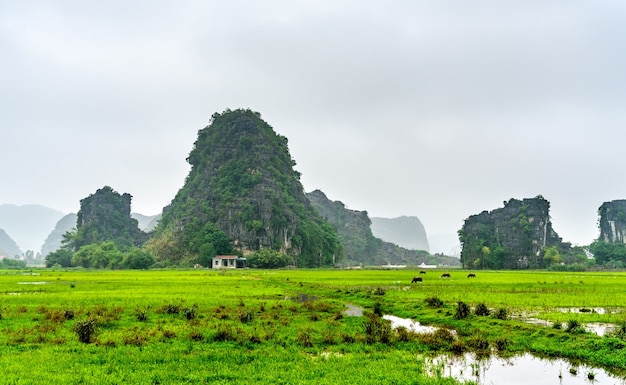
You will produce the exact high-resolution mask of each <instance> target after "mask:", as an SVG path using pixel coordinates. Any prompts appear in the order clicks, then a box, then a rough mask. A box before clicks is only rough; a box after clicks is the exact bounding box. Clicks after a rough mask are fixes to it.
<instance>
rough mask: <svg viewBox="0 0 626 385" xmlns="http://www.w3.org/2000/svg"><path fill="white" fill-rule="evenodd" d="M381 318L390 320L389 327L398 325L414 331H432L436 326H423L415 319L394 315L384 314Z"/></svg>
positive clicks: (393, 327) (395, 327) (394, 327)
mask: <svg viewBox="0 0 626 385" xmlns="http://www.w3.org/2000/svg"><path fill="white" fill-rule="evenodd" d="M383 319H386V320H388V321H391V328H392V329H397V328H398V327H400V326H403V327H405V328H406V329H407V330H409V331H412V332H415V333H434V332H435V331H436V330H437V329H438V328H436V327H434V326H425V325H422V324H420V323H419V322H417V321H413V320H411V319H407V318H400V317H396V316H394V315H384V316H383Z"/></svg>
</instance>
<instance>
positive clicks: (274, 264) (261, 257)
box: [246, 249, 290, 269]
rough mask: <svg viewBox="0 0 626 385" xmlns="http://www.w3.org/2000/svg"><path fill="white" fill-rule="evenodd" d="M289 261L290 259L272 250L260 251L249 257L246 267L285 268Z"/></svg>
mask: <svg viewBox="0 0 626 385" xmlns="http://www.w3.org/2000/svg"><path fill="white" fill-rule="evenodd" d="M289 260H290V258H289V256H288V255H286V254H283V253H280V252H278V251H275V250H272V249H261V250H259V251H257V252H256V253H254V254H252V255H249V256H248V258H247V261H246V262H247V265H248V266H253V267H260V268H267V269H274V268H278V267H285V266H287V264H288V263H289Z"/></svg>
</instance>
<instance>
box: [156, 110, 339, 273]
mask: <svg viewBox="0 0 626 385" xmlns="http://www.w3.org/2000/svg"><path fill="white" fill-rule="evenodd" d="M187 161H188V162H189V164H190V165H191V170H190V172H189V175H188V176H187V178H186V180H185V184H184V186H183V187H182V188H181V189H180V190H179V191H178V193H177V194H176V197H175V198H174V200H173V201H172V202H171V204H170V205H169V206H167V207H166V208H165V209H164V210H163V216H162V218H161V221H160V222H159V225H158V226H157V228H156V230H155V237H154V238H153V239H152V240H151V241H150V242H149V244H148V245H147V247H148V249H149V250H150V251H151V252H153V253H154V254H155V255H156V256H157V258H158V259H159V260H160V261H161V262H162V263H173V264H187V265H188V264H194V263H200V262H204V261H205V260H206V258H208V257H210V256H212V255H215V254H216V253H217V254H225V253H229V252H235V253H237V254H240V255H249V254H252V253H255V252H257V251H259V250H262V249H265V248H267V249H270V250H273V251H277V252H280V253H282V254H285V255H288V256H289V258H290V264H293V265H295V266H299V267H314V266H327V265H331V264H332V263H333V261H334V260H335V259H337V258H340V257H341V256H342V250H341V247H340V243H339V239H338V236H337V233H336V231H335V229H334V228H333V227H332V226H331V225H330V224H329V223H328V222H326V221H324V220H323V219H322V218H321V217H320V216H319V215H318V214H317V212H316V211H315V210H314V209H313V208H312V206H311V205H310V203H309V201H308V200H307V199H306V197H305V195H304V191H303V188H302V184H301V183H300V173H298V172H297V171H295V170H294V166H295V162H294V160H293V159H292V158H291V155H290V154H289V150H288V147H287V139H286V138H285V137H283V136H280V135H278V134H276V133H275V132H274V130H273V129H272V127H271V126H270V125H269V124H267V123H266V122H265V121H263V120H262V119H261V116H260V114H259V113H257V112H253V111H250V110H242V109H239V110H235V111H230V110H226V111H225V112H223V113H221V114H219V113H216V114H214V115H213V116H212V118H211V122H210V125H209V126H207V127H205V128H203V129H201V130H200V131H199V132H198V139H197V140H196V142H195V144H194V147H193V149H192V151H191V152H190V154H189V157H188V158H187ZM225 240H227V241H228V242H229V246H230V247H228V246H227V245H226V243H225V242H224V241H225Z"/></svg>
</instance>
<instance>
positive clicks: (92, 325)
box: [74, 318, 97, 344]
mask: <svg viewBox="0 0 626 385" xmlns="http://www.w3.org/2000/svg"><path fill="white" fill-rule="evenodd" d="M96 330H97V324H96V320H95V319H94V318H88V319H85V320H80V321H76V323H75V324H74V332H76V335H77V336H78V340H79V341H80V342H82V343H85V344H88V343H91V342H92V340H93V337H94V335H95V334H96Z"/></svg>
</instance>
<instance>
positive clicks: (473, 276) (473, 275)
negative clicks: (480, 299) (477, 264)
mask: <svg viewBox="0 0 626 385" xmlns="http://www.w3.org/2000/svg"><path fill="white" fill-rule="evenodd" d="M467 278H476V274H474V273H469V274H468V275H467Z"/></svg>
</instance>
